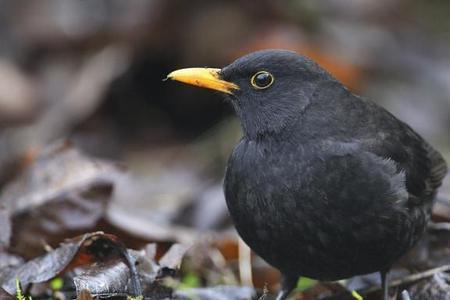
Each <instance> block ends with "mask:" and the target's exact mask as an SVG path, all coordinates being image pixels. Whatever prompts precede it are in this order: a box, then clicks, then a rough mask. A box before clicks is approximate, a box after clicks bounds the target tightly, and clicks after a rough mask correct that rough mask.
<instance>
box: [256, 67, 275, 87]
mask: <svg viewBox="0 0 450 300" xmlns="http://www.w3.org/2000/svg"><path fill="white" fill-rule="evenodd" d="M272 83H273V76H272V74H270V73H269V72H267V71H259V72H258V73H256V74H255V75H253V76H252V79H251V84H252V86H253V87H254V88H255V89H258V90H262V89H266V88H268V87H269V86H271V85H272Z"/></svg>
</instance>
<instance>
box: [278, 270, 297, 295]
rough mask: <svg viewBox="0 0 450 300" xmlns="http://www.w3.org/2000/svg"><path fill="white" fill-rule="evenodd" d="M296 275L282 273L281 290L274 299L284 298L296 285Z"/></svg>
mask: <svg viewBox="0 0 450 300" xmlns="http://www.w3.org/2000/svg"><path fill="white" fill-rule="evenodd" d="M297 281H298V276H292V275H282V278H281V290H280V292H279V293H278V295H277V298H276V300H285V299H286V298H287V296H288V295H289V293H290V292H291V291H292V290H293V289H294V288H295V286H296V285H297Z"/></svg>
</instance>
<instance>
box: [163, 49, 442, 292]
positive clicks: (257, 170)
mask: <svg viewBox="0 0 450 300" xmlns="http://www.w3.org/2000/svg"><path fill="white" fill-rule="evenodd" d="M168 78H170V79H173V80H177V81H181V82H185V83H188V84H192V85H197V86H201V87H205V88H210V89H214V90H217V91H221V92H223V93H224V94H225V95H226V96H227V97H226V98H227V99H228V100H229V102H230V103H231V104H232V106H233V107H234V110H235V111H236V114H237V115H238V117H239V119H240V121H241V124H242V129H243V138H242V139H241V141H240V142H239V144H238V145H236V147H235V148H234V151H233V154H232V155H231V157H230V159H229V162H228V166H227V169H226V175H225V181H224V191H225V198H226V202H227V205H228V209H229V210H230V213H231V217H232V219H233V221H234V223H235V226H236V228H237V231H238V232H239V234H240V236H241V237H242V239H243V240H244V241H245V242H246V243H247V244H248V245H249V246H250V248H252V249H253V250H254V251H255V252H256V253H257V254H259V255H260V256H261V257H262V258H263V259H265V260H266V261H267V262H268V263H270V264H271V265H273V266H274V267H276V268H278V269H279V270H280V271H281V274H282V288H281V291H280V292H279V294H278V296H277V300H282V299H286V297H287V295H288V294H289V293H290V291H291V290H292V289H293V288H294V287H295V284H296V282H297V280H298V278H299V276H306V277H310V278H314V279H318V280H322V281H331V280H338V279H343V278H348V277H351V276H355V275H360V274H366V273H372V272H376V271H378V272H380V274H381V279H382V288H383V297H384V299H387V298H388V280H387V278H386V277H387V272H388V271H389V269H390V267H391V266H392V264H393V263H394V262H395V261H396V260H397V259H398V258H399V257H400V256H402V255H403V254H404V253H405V252H406V251H408V249H410V248H411V247H412V246H413V245H414V244H415V243H416V242H417V240H418V239H419V238H420V236H421V235H422V233H423V232H424V230H425V227H426V224H427V222H428V220H429V218H430V213H431V207H432V205H433V199H434V197H435V195H436V192H437V189H438V187H439V186H440V185H441V182H442V180H443V178H444V176H445V175H446V173H447V167H446V163H445V161H444V159H443V158H442V156H441V155H440V154H439V153H438V152H437V151H436V150H434V149H433V148H432V147H431V146H430V145H429V144H428V143H427V142H426V141H425V140H424V139H423V138H422V137H420V136H419V135H418V134H417V133H416V132H415V131H414V130H413V129H411V127H409V126H408V125H407V124H405V123H403V122H402V121H400V120H398V119H397V118H395V117H394V116H393V115H392V114H390V113H389V112H388V111H387V110H385V109H384V108H382V107H380V106H378V105H377V104H375V103H373V102H371V101H368V100H365V99H362V98H360V97H358V96H356V95H354V94H353V93H351V92H350V91H349V90H348V89H347V88H345V87H344V86H343V85H342V84H341V83H340V82H339V81H337V80H336V79H335V78H333V77H332V76H331V75H330V74H329V73H327V72H326V71H325V70H323V69H322V68H321V67H319V66H318V65H317V64H316V63H314V62H313V61H312V60H311V59H309V58H307V57H305V56H302V55H299V54H297V53H294V52H290V51H286V50H263V51H258V52H254V53H250V54H248V55H246V56H243V57H241V58H239V59H237V60H236V61H234V62H233V63H231V64H230V65H228V66H226V67H225V68H223V69H208V68H191V69H182V70H178V71H174V72H172V73H170V74H169V75H168Z"/></svg>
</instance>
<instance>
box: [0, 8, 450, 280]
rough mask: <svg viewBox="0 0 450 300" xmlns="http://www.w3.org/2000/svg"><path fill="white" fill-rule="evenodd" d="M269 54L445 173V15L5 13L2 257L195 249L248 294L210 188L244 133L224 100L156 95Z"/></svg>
mask: <svg viewBox="0 0 450 300" xmlns="http://www.w3.org/2000/svg"><path fill="white" fill-rule="evenodd" d="M264 48H285V49H290V50H294V51H297V52H299V53H302V54H305V55H307V56H309V57H311V58H313V59H314V60H316V61H317V62H318V63H319V64H320V65H322V66H323V67H324V68H326V69H327V70H329V71H330V72H331V73H332V74H334V76H336V77H337V78H338V79H340V80H341V81H342V82H343V83H345V85H347V86H348V87H349V88H350V89H351V90H353V91H354V92H355V93H358V94H360V95H362V96H364V97H367V98H370V99H372V100H374V101H376V102H378V103H379V104H381V105H383V106H385V107H386V108H388V109H389V110H390V111H391V112H392V113H394V114H395V115H396V116H397V117H399V118H400V119H402V120H404V121H406V122H407V123H409V124H410V125H411V126H412V127H413V128H414V129H415V130H416V131H418V132H419V133H420V134H421V135H423V136H424V137H425V138H426V139H427V140H429V141H430V142H431V143H432V144H433V145H434V146H435V147H436V148H437V149H439V150H440V151H441V152H442V153H443V154H444V156H446V158H447V161H450V134H449V129H450V2H448V1H438V0H431V1H430V0H378V1H372V0H323V1H316V0H305V1H301V0H288V1H270V0H260V1H251V0H240V1H225V0H223V1H200V0H191V1H183V0H174V1H167V0H127V1H123V0H103V1H100V0H92V1H74V0H41V1H26V0H14V1H8V0H0V187H1V194H0V195H1V196H0V205H1V206H2V207H0V214H4V216H7V218H6V219H8V220H10V222H9V221H8V222H6V221H5V225H4V227H3V228H4V230H3V233H2V235H3V237H2V238H0V248H2V247H3V248H7V249H8V252H9V253H14V254H15V255H19V256H20V257H23V258H32V257H35V256H37V255H39V254H42V253H43V252H44V249H45V247H43V245H46V244H49V245H53V246H54V245H57V244H58V242H60V241H61V240H62V239H63V238H67V237H71V236H73V235H76V234H78V233H83V232H87V231H95V230H104V231H107V232H113V233H116V234H117V235H118V236H119V237H120V238H121V239H123V240H124V241H126V243H127V245H129V246H130V247H134V248H139V247H141V246H142V245H144V244H145V243H147V242H148V241H157V242H159V243H160V245H162V246H160V247H163V248H164V245H169V244H171V243H173V242H175V241H177V242H180V241H181V242H189V241H190V242H192V241H196V242H195V244H196V245H201V246H197V247H200V248H201V247H206V248H208V249H209V250H208V251H207V252H208V253H207V255H203V254H204V252H202V251H199V252H198V253H197V256H199V257H196V258H195V257H194V258H192V261H196V260H195V259H197V264H196V263H191V266H190V267H189V268H190V269H189V270H190V271H189V272H191V271H192V270H194V271H195V268H196V266H199V265H200V263H199V262H198V260H201V261H203V263H205V262H204V261H205V260H208V261H209V265H208V266H209V267H208V268H209V270H210V271H211V270H216V271H215V273H214V274H212V275H211V274H209V275H205V274H203V273H202V274H203V275H202V276H200V277H201V280H203V281H204V284H206V285H208V284H216V283H217V282H231V283H240V282H244V283H251V279H252V277H251V276H249V275H248V272H247V273H245V271H243V270H245V269H242V268H243V267H242V265H241V269H239V266H238V263H237V261H240V260H239V253H241V254H242V253H246V252H245V251H246V250H241V252H239V251H238V249H239V245H238V243H237V242H236V241H237V239H236V234H235V233H234V230H233V228H232V226H231V223H230V220H229V217H228V214H227V210H226V207H225V204H224V199H223V195H222V188H221V184H222V176H223V173H224V168H225V165H226V160H227V158H228V155H229V154H230V152H231V151H232V148H233V145H234V144H235V143H236V141H238V140H239V138H240V136H241V132H240V127H239V123H238V122H237V120H236V118H235V117H234V115H233V113H232V110H231V108H230V107H229V106H228V105H227V103H225V102H224V101H223V99H222V98H221V97H220V95H218V94H216V93H212V92H210V91H205V90H202V89H197V88H193V87H188V86H183V85H180V84H176V83H173V82H163V81H162V80H163V79H164V78H165V76H166V74H168V73H169V72H170V71H172V70H175V69H177V68H182V67H192V66H199V67H201V66H208V67H222V66H225V65H227V64H229V63H230V62H231V61H233V60H234V59H236V58H237V57H239V56H241V55H244V54H246V53H248V52H251V51H254V50H258V49H264ZM449 186H450V184H449V180H448V178H447V181H446V186H445V187H444V189H443V192H444V193H447V195H448V194H449V193H450V188H449ZM0 237H1V235H0ZM206 248H204V249H206ZM241 248H242V246H241ZM211 249H216V250H214V251H212V250H211ZM210 250H211V251H210ZM211 253H212V254H211ZM193 256H195V255H193ZM241 259H242V257H241ZM212 266H214V268H215V269H214V268H213V267H212ZM252 266H253V271H254V275H253V282H254V283H255V284H256V286H258V287H262V286H263V285H264V283H269V286H272V284H275V283H276V282H277V276H278V274H277V273H276V272H275V271H273V270H272V269H270V268H268V267H267V266H266V265H265V264H264V263H263V262H262V261H260V260H258V258H255V257H254V258H253V262H252ZM203 272H204V271H203ZM239 272H240V273H239ZM242 272H244V273H242ZM211 273H213V272H212V271H211ZM245 274H247V275H245ZM239 276H240V277H239Z"/></svg>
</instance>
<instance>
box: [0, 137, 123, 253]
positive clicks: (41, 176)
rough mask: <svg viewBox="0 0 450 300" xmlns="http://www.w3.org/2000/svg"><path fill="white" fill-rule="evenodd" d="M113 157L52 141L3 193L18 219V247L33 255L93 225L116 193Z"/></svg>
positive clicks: (2, 199)
mask: <svg viewBox="0 0 450 300" xmlns="http://www.w3.org/2000/svg"><path fill="white" fill-rule="evenodd" d="M119 173H120V171H119V170H118V169H117V168H115V166H113V165H112V164H110V163H107V162H105V161H101V160H98V159H94V158H90V157H88V156H86V155H84V154H83V153H81V152H80V151H78V150H77V149H76V148H74V147H73V146H72V145H71V144H70V143H67V142H66V143H59V144H56V145H52V146H51V147H49V148H48V149H46V150H45V151H43V152H42V153H41V154H40V156H39V157H38V158H37V159H36V160H35V161H34V162H33V163H32V164H31V165H30V167H29V168H28V169H27V170H26V171H25V172H24V173H23V174H22V175H21V176H20V177H19V178H17V179H16V180H14V181H13V182H11V183H10V184H8V185H7V186H6V187H5V189H4V192H3V194H2V195H1V197H0V203H3V204H4V205H5V207H6V209H7V210H8V211H9V212H10V214H11V216H12V222H13V232H14V234H13V236H12V241H11V244H13V245H14V252H16V253H19V254H21V255H22V256H24V257H27V258H32V257H35V256H36V255H38V254H40V253H42V252H43V247H42V242H43V241H44V240H45V241H47V242H48V243H50V244H55V243H56V242H57V241H59V240H61V239H62V238H65V237H67V236H69V235H74V234H79V233H80V232H84V231H88V230H93V229H94V226H95V225H96V224H97V222H98V220H99V219H100V218H101V217H102V216H103V214H104V213H105V209H106V205H107V203H108V201H109V200H110V198H111V194H112V189H113V185H114V178H115V177H114V176H117V175H118V174H119Z"/></svg>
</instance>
